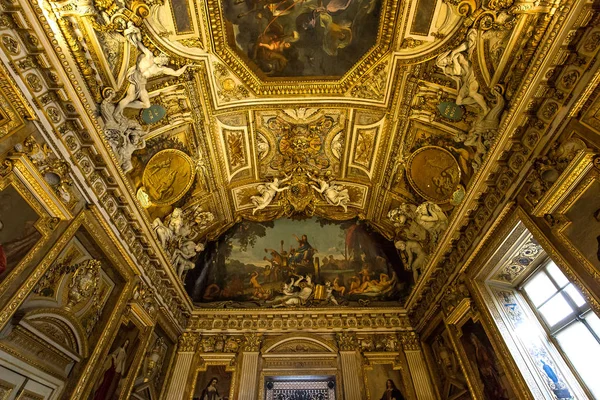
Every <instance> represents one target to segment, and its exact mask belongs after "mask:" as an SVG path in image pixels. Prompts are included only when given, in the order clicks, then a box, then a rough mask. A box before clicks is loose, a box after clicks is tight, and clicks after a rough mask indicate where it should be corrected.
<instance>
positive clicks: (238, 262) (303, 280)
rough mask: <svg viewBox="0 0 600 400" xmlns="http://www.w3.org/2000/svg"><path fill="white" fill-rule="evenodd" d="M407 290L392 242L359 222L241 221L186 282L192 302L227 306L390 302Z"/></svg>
mask: <svg viewBox="0 0 600 400" xmlns="http://www.w3.org/2000/svg"><path fill="white" fill-rule="evenodd" d="M411 285H412V274H411V273H410V272H407V271H405V270H404V268H403V264H402V261H401V259H400V257H399V255H398V251H397V250H396V248H395V247H394V245H393V243H392V242H390V241H388V240H386V239H384V238H383V237H382V236H381V235H380V234H378V233H377V232H375V231H374V230H373V229H371V228H370V227H369V226H368V225H367V224H365V223H362V222H358V221H355V220H352V221H345V222H334V221H327V220H323V219H319V218H311V219H304V220H293V219H287V218H282V219H278V220H275V221H270V222H263V223H259V222H248V221H244V222H241V223H239V224H237V225H235V226H234V227H232V228H231V229H230V230H229V231H227V232H226V233H224V234H223V235H222V236H221V237H220V238H219V239H218V240H217V241H215V242H209V243H207V244H206V249H205V250H204V251H203V252H202V253H201V254H200V256H199V258H198V260H197V262H196V267H195V269H193V270H191V271H189V272H188V275H187V277H186V290H187V291H188V293H189V294H190V296H191V297H192V299H193V300H194V301H195V302H196V303H197V304H198V305H202V304H203V303H214V302H224V301H225V302H228V304H230V305H231V306H233V307H235V306H244V307H252V306H264V307H286V306H311V305H334V306H335V305H346V304H359V303H360V304H367V303H370V304H376V303H382V304H383V303H384V302H390V301H394V302H395V304H397V301H398V300H401V299H402V298H404V297H405V296H406V295H407V294H408V292H409V289H410V286H411Z"/></svg>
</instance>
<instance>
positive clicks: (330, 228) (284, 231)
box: [230, 219, 345, 267]
mask: <svg viewBox="0 0 600 400" xmlns="http://www.w3.org/2000/svg"><path fill="white" fill-rule="evenodd" d="M299 226H302V227H303V229H302V230H298V228H299ZM294 235H296V236H298V237H302V235H307V236H308V242H309V243H310V244H311V246H313V247H314V248H315V249H317V252H316V254H315V256H316V257H319V259H322V258H323V257H324V256H327V257H329V256H330V255H332V256H333V257H334V258H336V259H343V258H344V247H345V246H344V238H345V232H344V231H341V230H340V228H339V227H338V226H337V225H325V226H323V227H322V226H321V225H320V224H319V222H318V221H317V220H316V219H310V220H306V221H303V224H299V223H298V221H294V220H291V219H278V220H276V221H275V226H274V227H273V228H271V229H269V230H268V231H267V235H266V236H265V237H259V238H258V239H257V240H256V245H255V246H254V247H252V246H248V249H247V251H245V252H243V251H242V250H241V249H240V245H239V243H238V242H237V241H235V240H234V241H233V243H232V245H233V250H232V252H231V257H230V258H235V259H237V260H239V261H241V262H244V263H247V264H254V265H256V266H263V267H264V266H266V265H269V263H268V262H267V261H265V260H264V259H263V257H265V255H267V253H265V249H275V250H277V251H280V250H281V244H280V242H281V240H284V245H283V248H284V250H286V251H289V250H290V246H293V247H294V248H298V242H297V241H296V238H294Z"/></svg>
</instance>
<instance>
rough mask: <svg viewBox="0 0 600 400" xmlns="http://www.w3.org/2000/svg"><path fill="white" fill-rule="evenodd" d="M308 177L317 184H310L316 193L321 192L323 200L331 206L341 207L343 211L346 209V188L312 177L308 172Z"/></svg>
mask: <svg viewBox="0 0 600 400" xmlns="http://www.w3.org/2000/svg"><path fill="white" fill-rule="evenodd" d="M307 175H308V178H309V179H310V180H312V181H313V182H316V183H317V184H318V185H319V186H318V187H317V186H315V185H312V184H311V185H310V187H312V188H313V189H314V190H316V191H317V192H318V193H320V194H322V195H323V197H325V200H326V201H327V202H328V203H329V204H331V205H332V206H338V207H342V208H343V209H344V212H347V211H348V203H349V202H350V195H349V194H348V189H346V188H344V187H343V186H342V185H337V184H335V183H333V182H331V183H329V182H327V181H326V180H325V179H323V178H314V177H313V176H311V175H310V174H308V173H307Z"/></svg>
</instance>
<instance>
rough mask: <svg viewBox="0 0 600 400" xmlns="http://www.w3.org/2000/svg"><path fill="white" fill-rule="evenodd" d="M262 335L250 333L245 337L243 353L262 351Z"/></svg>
mask: <svg viewBox="0 0 600 400" xmlns="http://www.w3.org/2000/svg"><path fill="white" fill-rule="evenodd" d="M262 339H263V338H262V335H260V334H258V333H248V334H246V335H244V342H243V343H242V351H260V345H261V344H262Z"/></svg>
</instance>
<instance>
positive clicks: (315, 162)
mask: <svg viewBox="0 0 600 400" xmlns="http://www.w3.org/2000/svg"><path fill="white" fill-rule="evenodd" d="M267 127H268V128H269V130H270V131H271V132H272V133H273V134H275V136H276V138H277V141H278V145H277V146H278V147H277V150H278V153H277V155H276V156H275V158H274V159H273V160H272V161H271V164H270V166H271V168H273V169H276V170H281V169H283V170H288V169H289V168H290V167H292V166H294V165H305V166H310V167H316V168H318V169H325V168H328V167H329V165H330V162H329V159H328V158H327V157H326V156H325V152H324V149H323V144H324V138H325V137H326V136H327V134H328V133H329V132H330V131H331V130H332V129H333V127H334V120H333V118H331V117H329V116H324V117H321V118H319V119H318V120H316V121H314V122H312V123H309V124H306V125H301V124H291V123H288V122H286V121H284V120H283V119H281V118H278V117H273V118H271V119H270V120H269V121H268V122H267Z"/></svg>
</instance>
